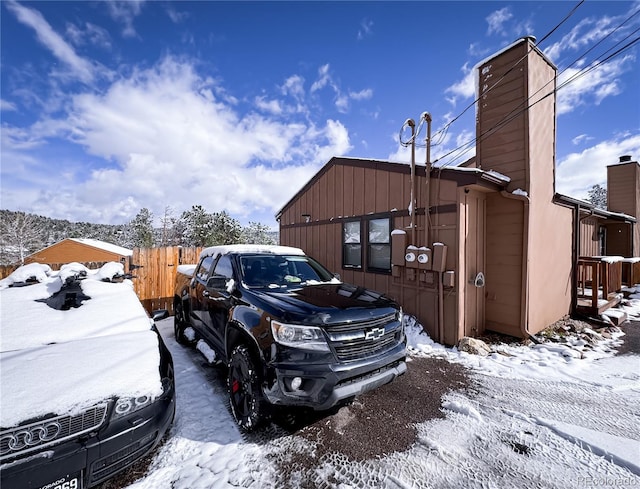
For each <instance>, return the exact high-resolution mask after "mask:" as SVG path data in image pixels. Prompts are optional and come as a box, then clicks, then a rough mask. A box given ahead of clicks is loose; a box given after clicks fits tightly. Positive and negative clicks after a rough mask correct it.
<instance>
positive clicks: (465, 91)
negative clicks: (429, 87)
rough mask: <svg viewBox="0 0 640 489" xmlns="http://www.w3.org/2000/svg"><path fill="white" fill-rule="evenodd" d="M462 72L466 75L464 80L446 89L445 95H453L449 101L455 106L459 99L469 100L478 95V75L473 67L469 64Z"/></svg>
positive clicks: (466, 64) (465, 65)
mask: <svg viewBox="0 0 640 489" xmlns="http://www.w3.org/2000/svg"><path fill="white" fill-rule="evenodd" d="M462 72H463V73H464V78H462V80H460V81H458V82H456V83H454V84H453V85H451V86H449V87H448V88H446V89H445V91H444V93H445V94H451V96H450V97H447V100H448V101H449V102H450V103H451V104H452V105H455V104H456V103H457V101H458V99H459V98H462V99H463V100H464V99H467V98H472V97H475V94H476V85H477V83H476V73H475V70H474V69H473V67H470V66H469V64H468V63H465V64H464V66H463V67H462Z"/></svg>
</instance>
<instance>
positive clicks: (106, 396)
mask: <svg viewBox="0 0 640 489" xmlns="http://www.w3.org/2000/svg"><path fill="white" fill-rule="evenodd" d="M0 301H1V303H2V307H1V310H0V319H1V321H0V346H1V348H0V376H1V377H0V380H1V383H0V385H1V390H2V410H0V426H1V427H0V463H1V466H0V486H1V487H2V489H27V488H33V489H86V488H88V487H92V486H95V485H97V484H99V483H101V482H103V481H105V480H106V479H108V478H110V477H112V476H113V475H114V474H116V473H118V472H120V471H121V470H123V469H125V468H126V467H128V466H130V465H131V464H132V463H133V462H135V461H136V460H138V459H140V458H141V457H143V456H145V455H146V454H148V453H149V452H150V451H151V450H152V449H153V448H154V447H155V446H156V445H157V444H158V443H159V441H160V440H161V439H162V438H163V436H164V434H165V432H166V431H167V429H168V427H169V426H170V424H171V422H172V421H173V417H174V413H175V400H174V393H175V390H174V371H173V361H172V358H171V355H170V353H169V351H168V350H167V348H166V346H165V345H164V343H163V341H162V339H161V337H160V335H159V334H158V331H157V330H156V328H155V325H154V324H153V321H152V320H151V319H150V318H149V316H148V315H147V313H146V312H145V310H144V309H143V307H142V305H141V304H140V301H139V300H138V298H137V296H136V294H135V292H134V290H133V287H132V284H131V282H130V281H129V280H126V279H125V280H123V269H122V265H121V264H119V263H108V264H106V265H105V266H104V267H102V268H101V269H99V270H88V269H86V268H85V267H83V266H82V265H79V264H71V265H70V266H66V267H63V268H62V269H61V270H60V271H59V272H51V270H50V269H49V268H48V267H47V266H43V265H40V264H31V265H27V266H25V267H22V268H19V269H18V270H16V271H15V272H14V273H13V274H12V275H11V276H10V277H9V278H7V279H5V280H3V281H0ZM166 315H167V313H166V311H165V316H166Z"/></svg>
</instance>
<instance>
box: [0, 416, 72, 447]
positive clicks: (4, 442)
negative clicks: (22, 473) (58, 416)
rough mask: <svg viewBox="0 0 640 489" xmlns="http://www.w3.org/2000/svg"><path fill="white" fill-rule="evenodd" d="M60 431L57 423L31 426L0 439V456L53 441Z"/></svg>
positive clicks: (60, 428) (60, 427)
mask: <svg viewBox="0 0 640 489" xmlns="http://www.w3.org/2000/svg"><path fill="white" fill-rule="evenodd" d="M61 431H62V426H60V423H58V422H57V421H51V422H49V423H46V424H42V425H38V426H31V427H29V428H27V429H24V430H19V431H15V432H13V433H10V434H7V435H4V436H3V437H2V438H0V447H1V448H0V449H1V450H2V451H1V452H0V454H2V455H6V454H7V453H9V452H12V451H18V450H24V449H25V448H28V447H34V446H36V445H40V444H41V443H46V442H48V441H51V440H55V439H56V437H57V436H58V435H59V434H60V432H61Z"/></svg>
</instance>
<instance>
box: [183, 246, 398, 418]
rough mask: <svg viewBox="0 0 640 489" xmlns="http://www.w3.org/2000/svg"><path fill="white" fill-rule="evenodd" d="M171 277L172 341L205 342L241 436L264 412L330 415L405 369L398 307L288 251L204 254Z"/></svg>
mask: <svg viewBox="0 0 640 489" xmlns="http://www.w3.org/2000/svg"><path fill="white" fill-rule="evenodd" d="M178 270H179V272H180V273H179V274H178V278H177V284H176V295H175V299H174V307H175V334H176V338H177V340H178V341H179V342H181V343H194V342H196V341H198V342H200V341H204V342H205V343H206V346H207V347H208V348H207V350H208V351H211V350H212V351H213V353H214V355H211V357H212V358H210V360H212V361H214V362H219V363H223V364H226V365H227V366H228V390H229V396H230V402H231V410H232V412H233V415H234V417H235V419H236V421H237V423H238V424H239V425H240V427H241V428H243V429H244V430H252V429H254V428H255V427H256V426H257V425H258V424H259V423H260V422H261V421H262V420H263V419H265V417H266V416H268V414H269V409H268V408H269V407H270V406H273V405H283V406H305V407H309V408H313V409H315V410H325V409H329V408H332V407H333V406H335V405H337V404H338V403H340V402H341V401H344V400H347V399H351V398H353V397H354V396H356V395H358V394H361V393H363V392H366V391H368V390H371V389H374V388H376V387H378V386H381V385H383V384H386V383H388V382H391V381H392V380H393V379H394V378H396V377H397V376H399V375H401V374H403V373H404V372H405V371H406V364H405V355H406V350H405V342H406V340H405V334H404V328H403V324H402V311H401V309H400V307H399V306H398V305H397V304H396V303H395V302H393V301H392V300H390V299H389V298H386V297H384V296H383V295H381V294H379V293H377V292H374V291H371V290H368V289H365V288H362V287H356V286H354V285H349V284H345V283H342V282H340V281H339V280H338V279H337V278H336V277H334V276H333V274H331V273H330V272H329V271H327V270H326V269H325V268H324V267H323V266H322V265H320V264H319V263H318V262H316V261H315V260H313V259H312V258H310V257H308V256H306V255H305V254H304V253H303V252H302V251H301V250H299V249H297V248H289V247H280V246H254V245H234V246H220V247H211V248H207V249H205V250H204V251H203V252H202V254H201V256H200V262H199V263H198V265H197V266H185V265H183V266H181V267H179V269H178Z"/></svg>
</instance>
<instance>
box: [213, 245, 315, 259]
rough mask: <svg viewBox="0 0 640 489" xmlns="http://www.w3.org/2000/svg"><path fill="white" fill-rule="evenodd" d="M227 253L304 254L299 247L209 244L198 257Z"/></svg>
mask: <svg viewBox="0 0 640 489" xmlns="http://www.w3.org/2000/svg"><path fill="white" fill-rule="evenodd" d="M228 253H271V254H274V255H304V251H302V250H301V249H300V248H293V247H291V246H276V245H254V244H235V245H221V246H210V247H208V248H205V249H204V250H202V252H201V253H200V258H203V257H205V256H218V255H226V254H228Z"/></svg>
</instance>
